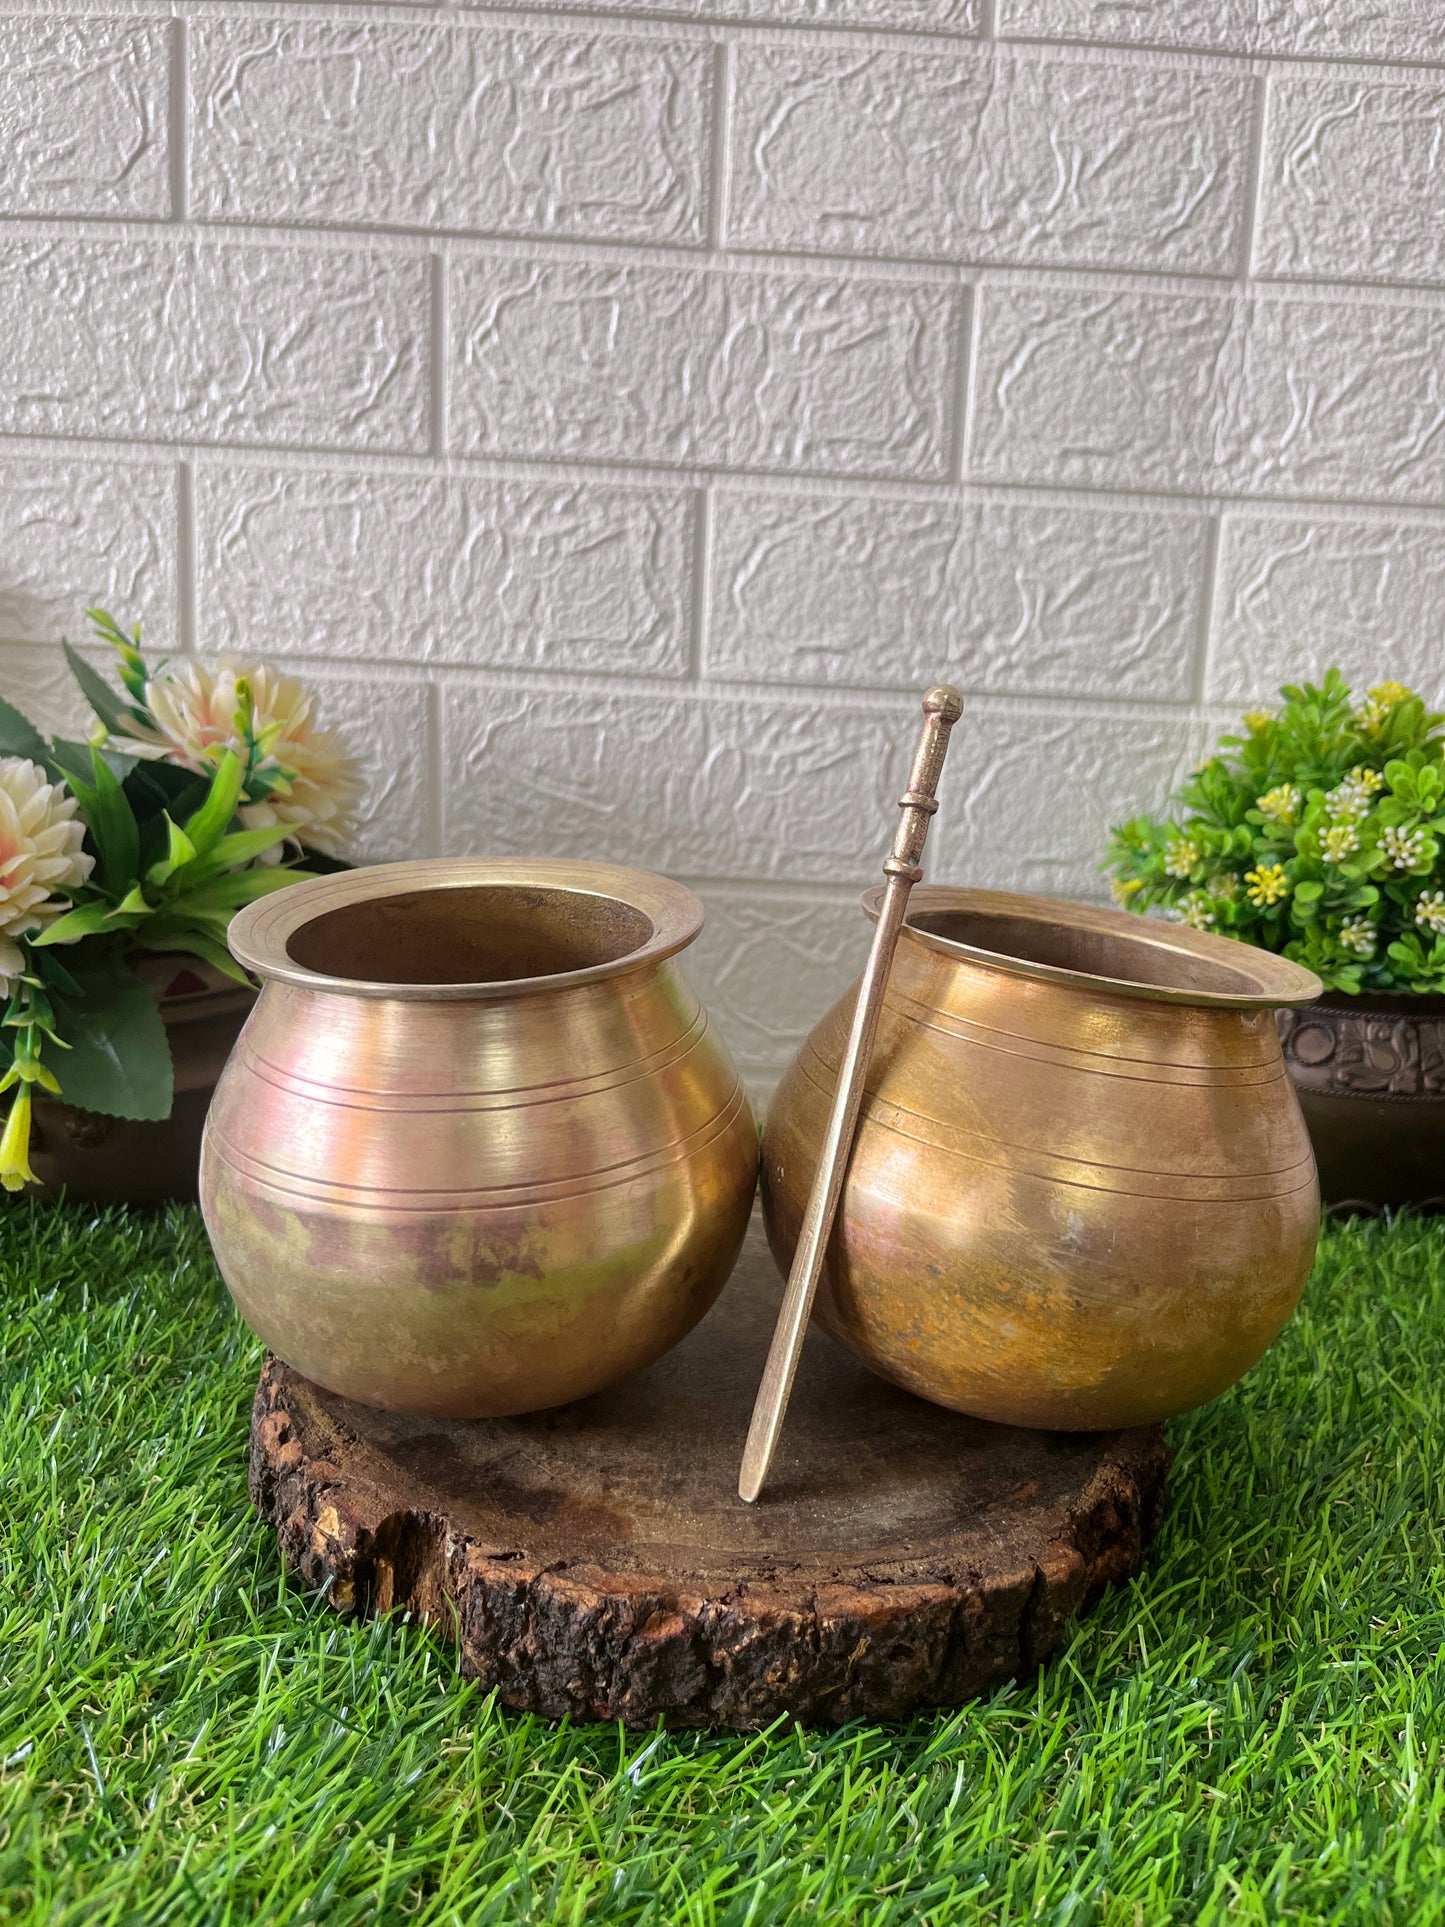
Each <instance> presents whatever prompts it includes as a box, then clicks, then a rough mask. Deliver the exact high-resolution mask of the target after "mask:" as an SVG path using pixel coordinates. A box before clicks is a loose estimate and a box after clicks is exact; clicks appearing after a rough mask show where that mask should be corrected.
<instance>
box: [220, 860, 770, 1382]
mask: <svg viewBox="0 0 1445 1927" xmlns="http://www.w3.org/2000/svg"><path fill="white" fill-rule="evenodd" d="M701 926H702V907H701V905H700V904H699V903H698V901H697V899H696V897H694V896H693V895H692V893H691V891H689V890H685V889H684V888H682V886H681V885H679V884H675V883H671V882H669V881H667V880H666V879H665V878H662V877H656V876H650V875H647V874H645V873H643V872H641V871H635V870H625V869H620V868H616V867H613V866H610V865H606V864H592V863H566V862H541V861H525V862H524V861H484V860H480V859H477V860H473V859H460V860H456V861H436V862H415V863H399V864H388V865H384V866H380V867H377V868H374V869H368V870H358V871H351V872H347V873H344V874H340V875H335V876H328V877H322V878H318V879H316V880H315V881H314V882H308V883H298V884H296V885H294V886H293V887H292V888H290V889H287V890H283V891H280V892H278V893H277V894H276V895H274V896H271V897H267V898H265V899H263V900H262V901H261V902H259V903H257V904H255V905H253V906H251V907H250V908H249V909H247V910H245V911H243V912H242V913H241V914H240V915H239V916H238V917H237V918H236V919H235V920H234V922H233V923H232V925H231V944H232V948H233V949H234V951H235V953H236V955H237V956H238V957H239V958H240V960H241V961H242V962H243V963H244V964H246V965H247V966H248V968H250V969H251V970H253V971H254V972H255V973H256V974H257V975H258V976H259V977H261V978H262V979H263V984H264V988H263V990H262V994H261V999H260V1002H259V1004H258V1005H257V1008H256V1011H255V1013H254V1015H253V1016H252V1018H251V1020H250V1022H249V1023H248V1024H247V1026H246V1029H245V1031H244V1033H243V1034H242V1037H241V1041H240V1043H239V1044H238V1046H237V1048H236V1051H235V1053H234V1055H233V1056H232V1058H231V1061H230V1064H229V1065H228V1067H227V1069H226V1072H225V1075H224V1076H223V1077H222V1079H221V1082H220V1085H219V1087H218V1089H217V1092H216V1096H215V1100H214V1102H213V1104H212V1107H211V1112H210V1116H209V1119H208V1122H207V1126H206V1138H205V1144H204V1148H203V1154H202V1171H201V1195H202V1204H203V1207H204V1210H205V1215H206V1223H207V1226H208V1228H209V1230H210V1233H211V1239H212V1242H213V1244H214V1246H215V1249H216V1256H217V1260H218V1262H219V1264H220V1267H221V1271H222V1274H223V1276H224V1277H225V1280H226V1283H227V1285H228V1287H229V1288H230V1291H231V1294H232V1296H233V1297H234V1299H235V1301H236V1304H237V1306H238V1308H239V1310H240V1312H241V1314H242V1316H243V1317H244V1318H245V1319H246V1321H247V1323H248V1324H249V1325H251V1327H252V1328H253V1329H254V1330H255V1331H256V1332H258V1333H259V1334H260V1336H261V1337H262V1338H263V1339H265V1341H266V1343H267V1344H268V1345H269V1346H270V1347H271V1348H272V1349H273V1350H274V1351H275V1352H277V1353H278V1354H279V1355H280V1356H281V1357H282V1358H284V1359H285V1360H286V1361H287V1362H288V1363H289V1364H291V1365H294V1366H295V1367H296V1368H297V1369H298V1370H299V1371H301V1372H303V1373H305V1375H306V1376H307V1377H308V1378H310V1379H313V1380H315V1381H316V1382H317V1383H318V1384H320V1385H324V1386H326V1387H328V1388H329V1389H331V1390H332V1391H336V1392H339V1393H341V1394H342V1395H343V1396H345V1397H348V1398H354V1399H359V1400H361V1401H363V1402H364V1403H367V1404H371V1405H377V1406H381V1407H384V1408H387V1409H390V1410H396V1411H410V1412H419V1413H433V1414H437V1415H442V1416H449V1417H472V1418H476V1417H496V1416H501V1415H505V1414H510V1413H517V1412H526V1411H535V1410H539V1409H542V1408H544V1407H548V1406H552V1405H558V1404H561V1403H563V1402H565V1401H567V1400H570V1399H575V1398H580V1397H582V1396H584V1395H585V1394H587V1393H590V1392H594V1391H598V1390H600V1389H601V1388H603V1387H605V1386H608V1385H611V1384H614V1383H615V1382H616V1381H617V1380H619V1379H621V1378H623V1377H625V1376H626V1375H627V1374H628V1373H629V1372H633V1371H636V1370H638V1369H639V1368H640V1367H642V1366H644V1365H647V1364H650V1363H651V1362H652V1360H654V1359H656V1358H658V1357H659V1356H660V1355H661V1354H662V1353H663V1352H665V1351H666V1350H667V1349H668V1347H669V1346H671V1345H673V1344H675V1343H676V1342H677V1340H678V1339H679V1338H681V1337H682V1336H683V1334H684V1333H685V1332H687V1331H689V1330H690V1329H691V1327H692V1326H693V1325H694V1324H696V1322H697V1321H698V1319H699V1318H701V1317H702V1316H703V1314H704V1313H705V1312H706V1311H707V1309H708V1307H709V1306H710V1305H711V1304H712V1302H713V1300H714V1298H715V1297H716V1296H717V1293H718V1292H719V1291H720V1290H721V1288H722V1285H723V1283H724V1281H725V1279H726V1278H727V1275H728V1272H729V1271H730V1269H731V1268H732V1265H733V1261H734V1259H735V1258H736V1256H737V1252H738V1248H739V1245H740V1244H741V1241H742V1237H743V1232H744V1230H745V1228H746V1225H747V1220H748V1213H749V1209H750V1206H751V1201H752V1196H753V1188H754V1181H755V1176H756V1169H757V1130H756V1126H755V1124H754V1122H753V1118H752V1113H751V1111H750V1109H749V1106H748V1103H747V1100H746V1097H745V1095H744V1092H743V1089H742V1085H741V1083H740V1081H739V1079H738V1075H737V1071H736V1069H735V1068H734V1066H733V1063H732V1060H731V1058H730V1057H729V1056H728V1053H727V1050H726V1048H725V1046H724V1045H723V1043H722V1042H721V1040H720V1038H719V1037H718V1035H717V1032H716V1031H715V1030H713V1029H712V1028H710V1026H709V1024H708V1019H707V1015H706V1013H705V1012H704V1011H703V1009H702V1007H701V1005H700V1004H699V1002H698V999H697V997H696V995H695V994H694V993H693V991H692V990H691V989H690V988H689V986H688V984H687V981H686V979H685V978H684V977H683V975H682V973H681V971H680V970H679V968H678V966H677V964H676V963H675V962H674V961H673V960H674V958H675V957H676V955H677V953H678V952H679V951H681V950H683V949H684V948H685V947H686V946H687V945H688V944H689V943H691V942H692V940H693V938H694V937H695V936H696V935H697V933H698V931H699V930H700V928H701Z"/></svg>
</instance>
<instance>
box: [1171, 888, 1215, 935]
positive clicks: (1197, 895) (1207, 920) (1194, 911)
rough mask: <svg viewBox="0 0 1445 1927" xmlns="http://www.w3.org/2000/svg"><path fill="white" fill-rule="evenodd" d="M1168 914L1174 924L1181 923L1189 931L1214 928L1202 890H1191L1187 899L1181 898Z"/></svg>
mask: <svg viewBox="0 0 1445 1927" xmlns="http://www.w3.org/2000/svg"><path fill="white" fill-rule="evenodd" d="M1169 914H1170V916H1171V917H1172V918H1173V920H1174V922H1175V923H1182V924H1184V925H1185V926H1186V928H1188V929H1190V930H1212V929H1213V928H1214V912H1213V911H1212V910H1211V909H1210V907H1209V898H1208V896H1207V895H1206V894H1205V892H1204V891H1203V890H1191V891H1190V892H1189V894H1188V896H1187V897H1181V898H1180V899H1179V901H1178V903H1176V904H1175V905H1174V907H1173V909H1172V910H1171V911H1170V912H1169Z"/></svg>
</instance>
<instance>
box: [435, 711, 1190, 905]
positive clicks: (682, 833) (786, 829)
mask: <svg viewBox="0 0 1445 1927" xmlns="http://www.w3.org/2000/svg"><path fill="white" fill-rule="evenodd" d="M445 702H446V731H445V735H446V752H445V757H444V776H445V785H446V787H445V791H444V798H445V812H446V816H445V822H446V831H445V842H446V847H447V849H448V850H449V851H451V852H453V853H463V852H465V851H467V850H472V849H483V848H493V849H496V850H497V851H498V852H499V853H516V854H519V855H520V854H524V853H525V852H526V851H527V850H529V849H532V848H534V847H535V841H536V826H537V824H538V823H539V822H545V823H547V824H548V825H549V826H550V832H551V833H550V835H549V839H548V848H549V850H552V851H553V852H554V853H555V854H557V855H559V856H594V857H605V858H609V859H612V860H613V861H617V862H624V863H637V864H641V865H643V866H644V867H646V868H650V869H659V870H665V871H667V872H669V873H670V874H672V875H674V876H696V877H703V878H713V879H733V878H736V879H739V880H742V879H746V878H748V877H750V876H751V877H762V878H768V879H777V880H779V881H787V880H789V879H797V880H800V881H812V882H819V883H838V884H848V885H855V884H856V885H862V884H866V883H868V882H869V881H870V880H871V879H872V878H873V877H874V876H875V875H878V874H880V872H879V864H880V863H881V861H882V858H883V855H884V853H885V851H886V847H887V843H888V840H889V838H890V837H891V836H892V834H893V826H894V824H895V822H896V820H897V795H898V788H899V785H900V783H901V781H902V779H903V778H904V777H905V775H906V773H907V758H908V752H909V750H910V748H911V746H912V742H913V737H914V725H915V718H916V715H917V702H916V698H914V697H912V696H907V697H903V696H900V697H886V698H884V697H875V698H873V699H872V700H871V701H869V702H867V703H849V704H846V705H837V706H835V705H832V704H830V705H828V706H826V707H821V708H820V707H819V706H817V705H816V704H812V703H800V702H798V701H796V700H794V701H792V702H786V701H780V702H777V703H773V704H768V703H762V702H758V701H756V700H753V701H748V700H744V699H738V700H736V701H731V700H727V699H722V698H717V697H712V698H702V697H695V696H682V695H679V696H677V697H670V698H669V697H650V696H649V697H644V696H638V695H624V694H619V693H614V692H612V691H605V692H599V693H591V692H586V691H581V690H578V691H569V690H559V689H546V690H541V689H526V690H517V689H511V690H500V689H495V688H486V689H477V688H466V689H463V688H459V687H457V686H456V685H453V684H449V685H448V686H447V688H446V691H445ZM1194 748H1195V745H1194V740H1193V735H1192V731H1191V726H1190V724H1189V723H1188V722H1187V720H1185V719H1183V718H1170V719H1169V720H1168V721H1164V722H1160V721H1154V720H1149V719H1138V720H1135V719H1132V718H1125V719H1117V718H1111V717H1106V716H1105V717H1101V716H1098V715H1094V716H1090V717H1089V719H1088V721H1087V724H1084V723H1083V722H1081V720H1080V718H1079V717H1078V716H1071V715H1062V716H1061V715H1057V714H1055V715H1050V714H1046V713H1042V712H1036V711H1033V710H1020V711H1014V710H1007V709H1003V708H1000V707H997V706H995V705H989V706H988V707H987V708H986V709H984V708H978V707H974V708H970V709H969V710H967V711H966V712H965V715H964V719H963V721H962V722H961V723H960V724H959V725H958V728H957V729H956V731H955V733H954V746H953V748H952V750H951V751H950V756H949V767H948V772H947V773H946V776H945V784H946V788H945V792H944V807H943V809H942V811H941V812H940V814H939V817H938V822H937V826H936V829H935V832H934V836H933V838H931V839H930V850H931V852H932V854H931V857H930V863H929V871H930V874H931V875H932V876H934V877H935V878H936V879H938V880H941V881H963V880H967V881H969V882H973V883H983V884H991V885H1001V886H1005V887H1009V886H1011V887H1015V888H1022V889H1039V890H1047V891H1051V892H1053V893H1055V894H1060V895H1092V896H1097V895H1098V894H1099V889H1100V885H1099V879H1098V876H1097V866H1098V862H1099V856H1100V852H1101V850H1102V839H1103V836H1104V832H1105V829H1106V827H1107V825H1108V824H1109V822H1111V821H1113V820H1115V819H1116V818H1118V817H1121V816H1125V815H1132V814H1133V813H1134V812H1135V811H1136V810H1138V809H1140V808H1144V807H1147V806H1148V805H1149V804H1150V803H1153V802H1158V801H1160V800H1161V799H1162V797H1163V796H1164V795H1165V794H1166V793H1167V790H1168V788H1169V787H1170V785H1171V784H1173V783H1174V782H1176V781H1177V780H1178V779H1179V777H1180V775H1181V773H1182V771H1183V770H1184V769H1185V768H1186V767H1187V765H1188V763H1189V761H1190V760H1191V756H1192V753H1193V751H1194Z"/></svg>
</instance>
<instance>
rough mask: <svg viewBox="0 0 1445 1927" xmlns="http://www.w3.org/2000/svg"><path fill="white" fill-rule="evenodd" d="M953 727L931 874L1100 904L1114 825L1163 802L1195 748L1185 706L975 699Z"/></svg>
mask: <svg viewBox="0 0 1445 1927" xmlns="http://www.w3.org/2000/svg"><path fill="white" fill-rule="evenodd" d="M906 734H907V731H906V730H900V731H899V739H900V741H902V740H903V739H904V737H905V736H906ZM953 736H954V740H953V743H952V745H951V746H950V749H949V754H948V762H947V764H946V765H945V767H944V773H943V783H942V785H941V787H940V792H939V795H940V802H941V807H940V809H939V813H938V817H937V819H936V822H935V826H934V829H933V830H932V831H931V832H930V835H929V850H930V855H929V859H928V874H929V878H930V880H931V881H933V882H935V883H969V884H974V885H977V886H979V887H980V888H983V889H990V890H1028V891H1036V892H1038V893H1039V894H1041V895H1044V896H1055V897H1082V898H1085V899H1093V900H1095V901H1097V900H1099V899H1101V898H1103V897H1105V896H1106V895H1107V890H1106V887H1105V884H1104V881H1103V879H1102V878H1101V877H1100V875H1099V863H1100V859H1101V858H1102V856H1103V852H1104V844H1105V840H1106V837H1107V833H1108V829H1109V826H1110V825H1111V824H1113V823H1118V822H1122V821H1124V820H1125V819H1126V818H1128V817H1131V816H1135V815H1137V814H1138V812H1139V811H1140V810H1147V809H1157V808H1159V807H1160V806H1161V805H1162V804H1163V802H1164V800H1165V798H1166V797H1167V796H1168V795H1169V793H1170V791H1171V790H1172V789H1174V788H1175V787H1176V785H1177V784H1179V783H1180V782H1182V781H1183V779H1184V776H1185V775H1186V773H1187V772H1188V770H1189V769H1190V768H1191V767H1192V766H1193V765H1194V764H1195V763H1196V762H1197V761H1198V760H1199V754H1200V746H1199V741H1198V735H1197V731H1196V729H1195V726H1194V725H1193V724H1192V723H1191V722H1190V721H1189V720H1188V719H1187V718H1186V717H1184V716H1182V715H1176V716H1170V717H1168V718H1167V719H1164V720H1159V719H1156V718H1150V717H1147V716H1139V717H1132V716H1123V717H1120V716H1108V715H1101V714H1099V713H1098V712H1097V711H1096V712H1093V713H1091V714H1077V713H1075V714H1070V713H1068V712H1066V711H1065V712H1059V711H1046V710H1043V709H1032V708H1029V709H1010V708H1005V707H1003V706H1002V705H995V704H990V705H989V706H988V707H987V708H984V707H982V706H979V705H972V706H970V707H969V708H968V709H967V710H965V712H964V718H963V721H962V722H961V723H959V724H958V725H957V726H956V728H955V729H954V732H953Z"/></svg>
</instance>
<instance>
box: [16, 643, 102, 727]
mask: <svg viewBox="0 0 1445 1927" xmlns="http://www.w3.org/2000/svg"><path fill="white" fill-rule="evenodd" d="M87 653H89V652H87ZM94 661H95V666H96V667H97V668H98V669H99V670H101V671H102V673H104V672H105V670H106V669H107V668H108V667H109V664H108V663H107V661H106V659H105V658H104V657H103V656H100V655H96V656H95V657H94ZM0 695H3V696H4V698H5V700H6V701H7V702H11V703H14V704H15V706H16V708H17V709H19V710H22V711H23V712H24V714H25V715H26V716H28V717H29V718H30V720H31V722H32V723H34V725H35V727H36V728H37V729H38V730H40V731H42V733H43V734H45V735H47V736H49V735H56V734H60V735H66V736H71V737H77V738H78V737H81V736H83V735H84V734H85V731H86V728H87V727H88V725H89V724H90V723H91V722H93V721H94V716H93V713H92V711H91V709H90V706H89V705H88V704H87V702H86V700H85V698H84V697H83V696H82V695H81V693H80V691H79V690H78V689H77V688H76V686H75V678H74V677H73V676H72V675H71V673H70V670H69V668H68V667H67V665H66V661H65V658H64V656H63V655H61V653H60V650H59V649H58V648H57V647H56V646H55V645H54V644H48V645H43V646H42V645H39V644H26V643H22V644H18V645H17V644H10V643H3V644H0Z"/></svg>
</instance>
